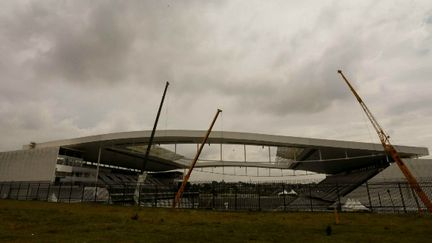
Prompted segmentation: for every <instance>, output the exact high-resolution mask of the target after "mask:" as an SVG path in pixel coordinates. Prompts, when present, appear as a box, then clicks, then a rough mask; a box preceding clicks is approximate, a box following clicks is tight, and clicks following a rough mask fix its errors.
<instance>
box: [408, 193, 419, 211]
mask: <svg viewBox="0 0 432 243" xmlns="http://www.w3.org/2000/svg"><path fill="white" fill-rule="evenodd" d="M410 188H411V193H412V194H413V197H414V200H415V202H416V204H417V208H418V211H419V212H421V207H420V203H419V202H418V200H417V196H416V194H415V193H414V189H413V188H412V187H410Z"/></svg>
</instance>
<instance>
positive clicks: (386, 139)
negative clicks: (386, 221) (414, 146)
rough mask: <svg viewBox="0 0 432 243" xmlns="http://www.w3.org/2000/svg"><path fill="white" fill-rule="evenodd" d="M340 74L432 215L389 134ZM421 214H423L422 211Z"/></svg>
mask: <svg viewBox="0 0 432 243" xmlns="http://www.w3.org/2000/svg"><path fill="white" fill-rule="evenodd" d="M338 73H339V74H340V75H341V76H342V78H343V80H344V81H345V83H346V84H347V85H348V87H349V88H350V90H351V92H352V93H353V94H354V96H355V97H356V99H357V101H358V102H359V104H360V106H361V107H362V109H363V110H364V112H365V113H366V116H367V117H368V118H369V120H370V122H371V123H372V126H373V127H374V129H375V131H376V132H377V134H378V137H379V139H380V141H381V144H382V145H383V147H384V151H385V152H386V153H387V154H388V155H390V156H391V157H392V158H393V160H394V161H395V162H396V164H397V165H398V167H399V169H400V170H401V171H402V173H403V174H404V176H405V178H406V180H407V181H408V184H409V185H410V187H411V188H412V189H413V190H414V191H415V192H416V194H417V196H418V197H419V198H420V200H421V201H422V202H423V203H424V205H425V206H426V208H427V209H428V211H429V213H430V214H432V202H431V201H430V199H429V197H428V195H427V194H426V193H425V192H424V191H423V189H422V188H421V187H420V185H419V183H418V182H417V179H416V178H415V177H414V175H413V174H412V173H411V171H410V170H409V169H408V167H407V166H406V164H405V163H404V162H403V161H402V159H401V158H400V156H399V153H398V152H397V150H396V149H395V147H394V146H393V145H392V144H391V143H390V136H388V135H387V133H386V132H385V131H384V129H383V128H382V127H381V126H380V124H379V123H378V121H377V120H376V119H375V117H374V116H373V115H372V112H371V111H370V110H369V108H368V107H367V106H366V104H365V103H364V102H363V100H362V98H361V97H360V95H359V94H358V93H357V91H356V90H355V89H354V88H353V86H352V85H351V84H350V82H349V81H348V79H347V78H346V77H345V75H344V74H343V73H342V71H341V70H338ZM419 210H420V213H421V209H419Z"/></svg>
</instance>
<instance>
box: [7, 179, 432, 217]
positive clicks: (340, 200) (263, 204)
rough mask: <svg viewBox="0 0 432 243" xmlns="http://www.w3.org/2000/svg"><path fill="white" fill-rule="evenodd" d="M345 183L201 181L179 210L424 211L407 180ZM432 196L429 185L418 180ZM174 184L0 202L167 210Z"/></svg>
mask: <svg viewBox="0 0 432 243" xmlns="http://www.w3.org/2000/svg"><path fill="white" fill-rule="evenodd" d="M349 186H352V185H347V184H324V185H320V184H281V183H273V184H269V183H262V184H253V183H215V182H213V183H200V184H191V185H188V187H187V188H186V190H185V192H184V194H183V197H182V200H181V203H180V207H181V208H202V209H216V210H231V211H235V210H254V211H255V210H256V211H258V210H264V211H327V210H333V209H334V208H335V207H338V208H340V209H341V210H342V211H369V212H388V213H407V212H414V211H418V210H419V209H423V210H425V207H424V205H423V203H422V202H421V201H420V200H419V198H418V197H417V195H416V194H415V193H414V191H413V190H412V189H411V187H409V185H408V184H407V183H406V182H387V183H369V184H363V185H360V186H359V187H357V189H355V190H354V191H352V192H350V193H349V194H348V195H342V194H341V193H340V192H341V191H343V189H344V188H347V187H349ZM421 186H422V188H423V190H425V192H426V193H427V194H428V195H429V197H431V196H432V182H422V183H421ZM177 189H178V187H177V186H164V185H149V184H142V185H138V186H137V184H111V185H106V184H100V185H97V186H95V185H94V184H93V185H90V184H78V185H77V184H70V183H69V184H66V183H65V184H58V183H50V182H6V183H0V198H1V199H14V200H38V201H49V202H65V203H80V202H97V203H109V204H121V205H138V204H139V205H141V206H143V207H171V206H172V204H173V199H174V197H175V194H176V192H177Z"/></svg>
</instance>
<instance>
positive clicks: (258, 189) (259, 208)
mask: <svg viewBox="0 0 432 243" xmlns="http://www.w3.org/2000/svg"><path fill="white" fill-rule="evenodd" d="M257 193H258V210H259V211H261V191H260V185H259V184H257Z"/></svg>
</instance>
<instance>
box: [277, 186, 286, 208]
mask: <svg viewBox="0 0 432 243" xmlns="http://www.w3.org/2000/svg"><path fill="white" fill-rule="evenodd" d="M285 194H286V193H285V184H282V195H283V208H284V211H286V195H285ZM278 196H279V195H278Z"/></svg>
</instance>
